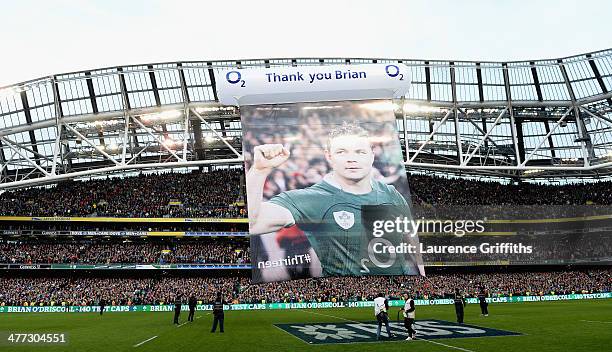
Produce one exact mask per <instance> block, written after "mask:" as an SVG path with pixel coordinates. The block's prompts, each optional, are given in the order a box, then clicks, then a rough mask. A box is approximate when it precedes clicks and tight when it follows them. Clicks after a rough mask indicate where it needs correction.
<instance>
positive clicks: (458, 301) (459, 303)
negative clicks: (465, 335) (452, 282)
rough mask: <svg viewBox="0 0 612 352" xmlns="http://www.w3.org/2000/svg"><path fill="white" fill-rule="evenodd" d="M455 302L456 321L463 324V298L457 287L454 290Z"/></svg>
mask: <svg viewBox="0 0 612 352" xmlns="http://www.w3.org/2000/svg"><path fill="white" fill-rule="evenodd" d="M453 302H454V303H455V313H456V314H457V323H459V324H463V308H464V307H465V298H463V295H462V294H461V292H459V289H456V290H455V298H454V299H453Z"/></svg>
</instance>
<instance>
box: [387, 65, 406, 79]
mask: <svg viewBox="0 0 612 352" xmlns="http://www.w3.org/2000/svg"><path fill="white" fill-rule="evenodd" d="M385 72H387V76H389V77H391V78H395V77H399V80H400V81H403V80H404V74H403V73H400V69H399V67H397V66H396V65H387V66H385Z"/></svg>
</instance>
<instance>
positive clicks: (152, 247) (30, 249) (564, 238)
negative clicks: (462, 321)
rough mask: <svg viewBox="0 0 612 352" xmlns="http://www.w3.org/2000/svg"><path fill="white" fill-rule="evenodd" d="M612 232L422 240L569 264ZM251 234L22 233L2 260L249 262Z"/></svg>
mask: <svg viewBox="0 0 612 352" xmlns="http://www.w3.org/2000/svg"><path fill="white" fill-rule="evenodd" d="M611 236H612V235H611V234H610V233H609V232H601V233H587V234H577V233H571V234H538V235H510V236H499V235H498V236H495V237H494V238H491V237H490V236H464V237H455V236H422V238H421V240H420V242H421V243H422V244H423V248H424V249H429V248H431V249H432V251H431V252H430V253H425V254H423V260H424V261H425V262H426V263H428V264H429V263H439V262H444V263H458V262H459V263H460V262H473V263H474V262H489V263H490V262H495V263H499V264H504V263H506V264H507V261H510V263H516V264H561V263H564V264H569V263H576V262H612V237H611ZM483 243H486V244H488V245H487V247H486V248H488V247H489V246H494V245H495V244H497V243H511V244H522V245H523V246H524V247H526V246H531V253H525V252H522V253H505V252H503V253H483V252H482V251H480V246H481V244H483ZM444 246H447V247H448V246H454V247H458V248H459V247H460V248H466V247H468V246H474V247H477V248H479V250H478V251H476V252H474V253H470V252H467V251H466V252H463V253H448V251H447V252H441V249H440V248H443V247H444ZM250 260H251V259H250V247H249V239H248V238H244V237H242V238H240V237H233V238H200V239H189V240H180V239H177V238H167V239H165V240H163V241H156V240H154V239H153V238H138V237H135V238H114V239H105V238H93V239H82V238H74V239H73V238H62V236H59V237H58V239H55V240H53V239H48V240H44V239H41V238H28V237H20V238H18V239H12V240H11V239H0V264H119V263H123V264H250Z"/></svg>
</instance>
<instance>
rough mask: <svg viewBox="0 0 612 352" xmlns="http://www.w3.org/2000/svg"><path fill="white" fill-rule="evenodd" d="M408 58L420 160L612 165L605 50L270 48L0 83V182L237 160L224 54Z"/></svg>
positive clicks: (402, 112)
mask: <svg viewBox="0 0 612 352" xmlns="http://www.w3.org/2000/svg"><path fill="white" fill-rule="evenodd" d="M380 62H402V63H404V64H406V65H408V66H409V67H410V69H411V71H412V72H411V73H412V77H413V84H412V88H411V92H410V93H409V94H408V96H406V97H405V98H404V99H402V101H398V102H397V110H396V116H397V127H398V131H399V135H400V139H401V142H402V146H403V149H404V153H405V154H404V155H405V163H406V166H407V167H408V168H410V169H415V170H446V172H456V173H462V174H466V173H467V174H481V175H494V176H502V177H512V178H540V177H599V176H602V175H610V174H612V50H604V51H599V52H593V53H588V54H583V55H577V56H572V57H567V58H561V59H556V60H537V61H525V62H507V63H506V62H456V61H455V62H453V61H429V60H391V59H269V60H246V61H245V60H241V61H204V62H178V63H165V64H148V65H139V66H126V67H113V68H105V69H97V70H89V71H83V72H75V73H69V74H61V75H54V76H50V77H45V78H41V79H37V80H32V81H29V82H25V83H21V84H17V85H14V86H9V87H5V88H1V89H0V189H8V188H15V187H25V186H32V185H41V184H46V183H53V182H57V181H59V180H64V179H70V178H74V177H80V176H86V175H97V174H105V173H113V172H125V171H127V170H138V169H155V168H177V167H190V166H198V167H206V166H207V165H214V164H240V163H242V143H241V125H240V114H239V111H238V108H236V107H232V106H221V105H219V104H218V103H217V94H216V91H215V73H216V72H217V70H218V69H220V68H227V67H247V66H253V67H272V66H301V65H327V64H339V63H343V64H353V63H355V64H357V63H358V64H363V63H380Z"/></svg>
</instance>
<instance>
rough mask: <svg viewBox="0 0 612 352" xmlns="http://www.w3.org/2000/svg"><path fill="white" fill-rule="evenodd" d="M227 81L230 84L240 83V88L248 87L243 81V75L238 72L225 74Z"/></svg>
mask: <svg viewBox="0 0 612 352" xmlns="http://www.w3.org/2000/svg"><path fill="white" fill-rule="evenodd" d="M225 79H226V80H227V82H228V83H230V84H237V83H240V87H246V82H245V81H244V80H243V79H242V74H241V73H240V72H238V71H229V72H228V73H226V74H225Z"/></svg>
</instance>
